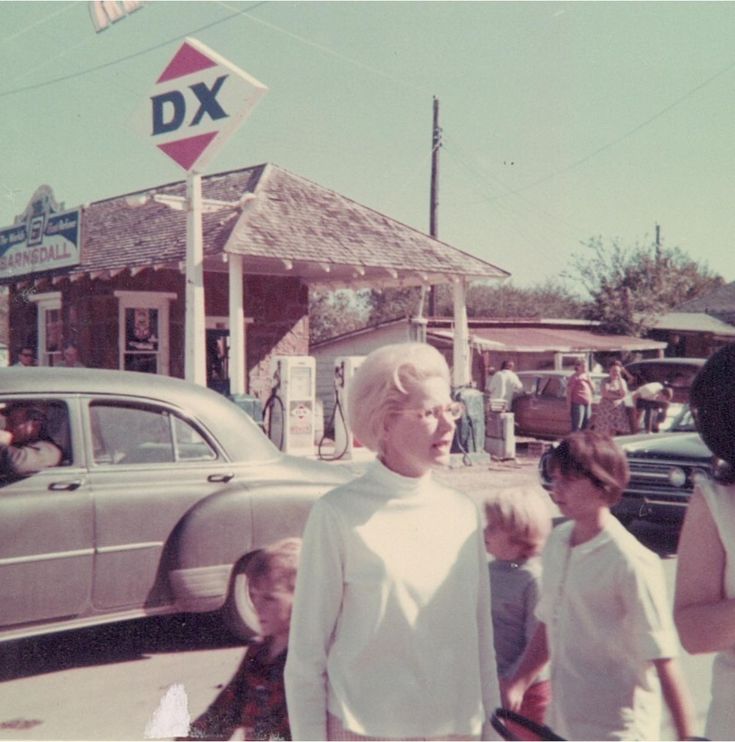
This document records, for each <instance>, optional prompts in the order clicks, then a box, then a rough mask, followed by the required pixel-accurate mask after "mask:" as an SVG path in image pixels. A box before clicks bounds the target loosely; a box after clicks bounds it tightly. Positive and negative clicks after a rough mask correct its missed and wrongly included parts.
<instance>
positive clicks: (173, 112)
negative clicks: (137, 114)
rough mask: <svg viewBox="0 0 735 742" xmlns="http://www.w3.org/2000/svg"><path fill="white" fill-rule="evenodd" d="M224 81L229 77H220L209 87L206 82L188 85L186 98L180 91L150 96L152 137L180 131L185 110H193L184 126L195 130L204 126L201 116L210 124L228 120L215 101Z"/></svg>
mask: <svg viewBox="0 0 735 742" xmlns="http://www.w3.org/2000/svg"><path fill="white" fill-rule="evenodd" d="M228 77H229V75H220V76H219V77H217V78H216V79H215V80H214V82H213V83H211V85H209V84H208V83H206V82H197V83H194V84H193V85H189V86H188V87H187V88H186V95H185V94H184V92H182V91H181V90H170V91H168V92H166V93H161V94H160V95H154V96H152V97H151V113H152V117H153V131H152V133H153V136H156V135H158V134H168V133H170V132H174V131H177V130H178V129H180V128H181V126H182V125H183V124H184V122H185V120H186V112H187V110H192V108H194V107H196V110H194V115H193V116H192V117H191V120H190V121H189V123H188V126H189V127H192V126H198V125H199V124H201V123H202V122H204V121H205V118H204V117H205V116H207V117H209V119H210V120H211V121H219V120H220V119H225V118H228V116H229V114H228V113H227V111H225V109H224V108H223V106H222V104H221V103H220V101H219V100H218V99H217V96H218V95H219V94H220V92H221V91H222V86H223V85H224V84H225V81H226V80H227V78H228ZM187 98H188V103H187ZM189 104H193V106H192V105H189Z"/></svg>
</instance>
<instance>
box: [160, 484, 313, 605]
mask: <svg viewBox="0 0 735 742" xmlns="http://www.w3.org/2000/svg"><path fill="white" fill-rule="evenodd" d="M323 493H324V487H323V486H318V485H314V484H306V483H301V484H298V485H296V484H295V483H294V484H285V483H284V484H281V485H279V484H273V485H272V486H263V485H262V483H261V484H260V485H259V486H258V487H257V488H255V489H253V490H250V489H249V488H248V486H247V485H245V484H235V485H233V486H229V487H227V488H224V489H223V490H221V491H219V492H217V493H215V494H212V495H210V496H209V497H207V498H206V499H204V500H202V501H200V502H199V503H197V505H196V506H195V507H194V508H192V510H191V511H190V512H189V513H187V515H186V516H185V517H184V518H183V519H182V521H181V522H180V524H179V526H178V528H177V530H176V533H175V536H174V539H173V559H172V561H171V563H172V565H173V568H172V569H171V571H170V573H169V579H170V583H171V587H172V592H173V594H174V598H175V602H176V605H177V607H178V608H179V609H180V610H182V611H190V612H202V611H212V610H218V609H219V608H221V607H222V606H223V605H224V603H225V600H226V599H227V595H228V592H229V587H230V582H231V577H232V572H233V569H234V567H235V566H236V565H238V564H239V563H241V562H242V561H243V560H244V559H247V558H248V557H249V556H250V555H251V554H252V553H253V552H255V551H257V550H258V549H261V548H263V547H264V546H266V545H268V544H270V543H273V542H274V541H277V540H279V539H282V538H288V537H293V536H296V537H300V536H301V535H302V533H303V530H304V526H305V524H306V519H307V517H308V515H309V512H310V510H311V506H312V505H313V504H314V502H315V501H316V499H317V498H318V497H319V496H321V495H322V494H323Z"/></svg>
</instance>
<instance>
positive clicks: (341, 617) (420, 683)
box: [285, 461, 499, 740]
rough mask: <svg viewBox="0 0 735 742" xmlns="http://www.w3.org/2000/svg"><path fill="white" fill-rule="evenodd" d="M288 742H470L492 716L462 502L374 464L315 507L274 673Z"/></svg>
mask: <svg viewBox="0 0 735 742" xmlns="http://www.w3.org/2000/svg"><path fill="white" fill-rule="evenodd" d="M285 682H286V698H287V703H288V713H289V721H290V724H291V731H292V734H293V738H294V739H297V740H313V739H320V740H323V739H326V714H327V711H329V712H330V713H331V714H333V715H334V716H336V717H337V718H338V719H339V720H340V721H341V722H342V725H343V726H344V727H345V728H346V729H349V730H350V731H352V732H355V733H357V734H360V735H365V736H371V737H393V738H396V737H439V738H443V737H445V736H446V735H453V734H463V735H477V734H479V733H480V731H481V727H482V724H483V722H484V721H485V720H486V719H487V717H488V716H489V715H490V714H491V713H492V711H493V710H494V709H495V707H496V706H498V705H499V700H498V698H499V693H498V682H497V676H496V670H495V653H494V650H493V633H492V618H491V612H490V591H489V586H488V579H487V557H486V554H485V548H484V542H483V538H482V529H481V521H480V516H479V512H478V510H477V508H476V507H475V505H474V503H473V502H472V501H471V500H470V499H469V498H468V497H466V496H465V495H463V494H461V493H459V492H456V491H455V490H452V489H449V488H447V487H445V486H443V485H441V484H440V483H438V482H435V481H434V480H433V478H432V476H431V474H428V475H426V476H424V477H420V478H416V479H414V478H408V477H402V476H400V475H398V474H395V473H394V472H392V471H390V470H389V469H387V468H386V467H385V466H383V465H382V464H381V463H380V462H379V461H376V462H373V463H372V464H371V465H370V468H369V469H368V472H367V473H366V475H365V476H363V477H361V478H360V479H357V480H355V481H354V482H350V483H348V484H346V485H343V486H341V487H338V488H337V489H335V490H332V491H331V492H329V493H327V494H326V495H325V496H324V497H322V498H321V499H320V500H318V501H317V502H316V503H315V505H314V507H313V508H312V511H311V514H310V516H309V519H308V522H307V525H306V529H305V532H304V543H303V548H302V552H301V558H300V568H299V576H298V580H297V585H296V594H295V600H294V609H293V617H292V621H291V631H290V641H289V649H288V660H287V663H286V671H285Z"/></svg>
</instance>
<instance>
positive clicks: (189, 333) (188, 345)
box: [184, 172, 207, 386]
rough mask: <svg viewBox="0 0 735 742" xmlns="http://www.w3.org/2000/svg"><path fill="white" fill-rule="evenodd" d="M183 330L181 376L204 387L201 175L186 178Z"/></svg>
mask: <svg viewBox="0 0 735 742" xmlns="http://www.w3.org/2000/svg"><path fill="white" fill-rule="evenodd" d="M186 202H187V203H186V327H185V336H186V339H185V344H184V347H185V355H184V360H185V362H184V377H185V379H186V380H187V381H190V382H192V383H194V384H200V385H201V386H206V385H207V368H206V343H205V327H204V266H203V261H204V249H203V247H202V241H203V238H202V176H201V175H200V174H199V173H192V172H190V173H188V175H187V178H186Z"/></svg>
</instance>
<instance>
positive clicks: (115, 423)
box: [89, 402, 217, 464]
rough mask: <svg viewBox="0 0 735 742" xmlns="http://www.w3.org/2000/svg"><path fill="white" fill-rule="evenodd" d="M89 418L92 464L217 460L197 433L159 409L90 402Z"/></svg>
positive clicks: (169, 413)
mask: <svg viewBox="0 0 735 742" xmlns="http://www.w3.org/2000/svg"><path fill="white" fill-rule="evenodd" d="M89 415H90V424H91V429H92V441H93V450H94V453H93V455H94V462H95V463H96V464H171V463H175V462H176V461H202V460H211V459H215V458H216V457H217V454H216V452H215V451H214V450H213V449H212V447H211V446H210V445H209V443H208V442H207V440H206V438H205V437H204V436H203V435H202V434H201V433H200V432H199V431H197V430H196V429H195V428H194V427H193V426H192V425H190V424H189V423H188V422H187V421H185V420H183V419H181V418H179V417H178V416H176V415H174V414H173V413H171V412H170V411H168V410H165V409H162V408H158V407H155V406H152V405H128V404H112V403H109V402H92V404H91V405H90V407H89Z"/></svg>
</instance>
